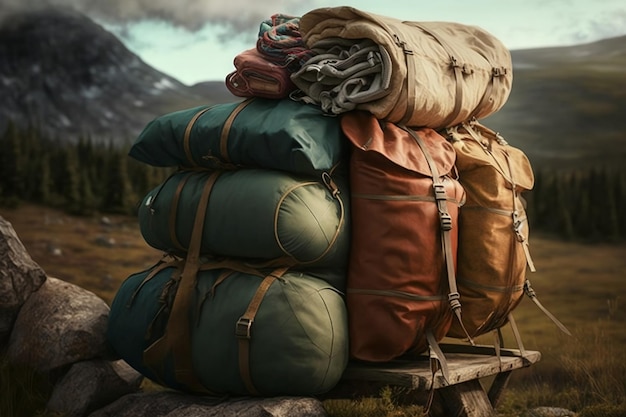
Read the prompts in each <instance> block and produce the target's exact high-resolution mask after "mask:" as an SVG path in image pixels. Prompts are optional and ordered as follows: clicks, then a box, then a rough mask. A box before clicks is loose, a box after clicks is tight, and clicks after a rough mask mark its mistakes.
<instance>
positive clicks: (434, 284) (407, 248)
mask: <svg viewBox="0 0 626 417" xmlns="http://www.w3.org/2000/svg"><path fill="white" fill-rule="evenodd" d="M341 126H342V129H343V131H344V133H345V134H346V136H347V137H348V139H349V141H350V142H351V144H352V152H351V155H350V192H351V216H352V236H351V252H350V259H349V268H348V276H347V296H346V297H347V298H346V301H347V306H348V328H349V334H350V354H351V356H352V357H353V358H356V359H360V360H366V361H378V362H383V361H388V360H391V359H394V358H397V357H399V356H401V355H404V354H407V353H414V354H420V353H422V352H424V351H426V350H427V349H428V347H429V345H432V343H429V342H437V341H439V340H441V339H442V338H443V337H444V336H445V335H446V333H447V331H448V328H449V327H450V324H451V322H452V318H453V314H452V311H453V310H454V311H456V312H457V314H460V313H459V307H460V306H459V302H458V296H459V294H458V293H457V292H456V288H455V280H454V267H455V253H456V245H457V215H458V211H459V206H461V205H462V204H463V201H464V198H465V193H464V191H463V188H462V187H461V185H460V184H459V183H458V181H456V180H455V179H453V178H452V177H451V176H450V172H451V171H452V170H453V167H454V161H455V152H454V149H453V147H452V146H451V145H450V143H448V142H447V141H446V140H445V138H444V137H442V136H440V135H439V134H438V133H437V132H436V131H434V130H432V129H430V128H424V129H418V130H415V131H414V130H411V129H407V128H404V127H401V126H398V125H395V124H393V123H389V122H384V121H381V120H378V119H376V118H375V117H374V116H373V115H371V114H369V113H366V112H361V111H352V112H348V113H346V114H344V115H343V116H342V119H341ZM448 300H450V303H451V304H452V306H453V309H451V308H450V305H449V304H448ZM429 338H430V340H429ZM431 347H432V346H431Z"/></svg>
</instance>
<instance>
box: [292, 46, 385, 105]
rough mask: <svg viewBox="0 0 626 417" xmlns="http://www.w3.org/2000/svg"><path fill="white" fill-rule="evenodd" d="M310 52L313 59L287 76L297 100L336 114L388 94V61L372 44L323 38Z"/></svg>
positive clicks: (381, 50)
mask: <svg viewBox="0 0 626 417" xmlns="http://www.w3.org/2000/svg"><path fill="white" fill-rule="evenodd" d="M311 50H312V51H314V52H315V53H316V55H315V56H313V57H312V58H310V59H309V60H308V61H306V62H305V63H304V65H303V66H302V67H301V68H300V70H298V71H297V72H296V73H294V74H292V76H291V79H292V81H293V82H294V84H296V86H297V87H298V88H300V90H301V91H302V93H301V95H300V97H298V98H299V99H300V100H302V101H305V102H310V103H315V104H318V105H319V106H320V107H321V108H322V110H323V111H325V112H327V113H332V114H340V113H344V112H347V111H350V110H353V109H355V108H356V106H357V105H358V104H361V103H367V102H370V101H374V100H378V99H380V98H382V97H385V96H386V95H387V94H389V91H390V90H389V86H390V84H391V58H390V57H389V53H388V52H387V51H386V50H385V49H384V48H381V47H380V45H377V44H376V43H375V42H374V41H372V40H370V39H363V40H348V39H342V38H326V39H323V40H320V41H319V42H317V43H316V44H315V45H313V46H312V48H311Z"/></svg>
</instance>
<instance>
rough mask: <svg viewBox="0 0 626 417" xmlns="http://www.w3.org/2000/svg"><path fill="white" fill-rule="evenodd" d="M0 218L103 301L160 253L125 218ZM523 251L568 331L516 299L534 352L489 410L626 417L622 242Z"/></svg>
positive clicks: (31, 213)
mask: <svg viewBox="0 0 626 417" xmlns="http://www.w3.org/2000/svg"><path fill="white" fill-rule="evenodd" d="M0 216H2V217H4V218H5V219H6V220H8V221H9V222H11V223H12V225H13V227H14V229H15V230H16V232H17V234H18V236H19V237H20V239H21V240H22V242H23V243H24V245H25V246H26V248H27V250H28V251H29V253H30V254H31V256H32V258H33V259H34V260H35V261H36V262H37V263H39V265H40V266H41V267H42V268H43V269H44V270H45V271H46V273H47V274H48V275H49V276H54V277H57V278H60V279H63V280H66V281H69V282H72V283H75V284H77V285H80V286H82V287H84V288H86V289H88V290H90V291H93V292H95V293H96V294H98V295H99V296H101V297H102V298H103V299H104V300H105V301H106V302H107V303H110V302H111V300H112V299H113V296H114V295H115V291H116V290H117V288H118V286H119V285H120V283H121V282H122V280H124V279H125V278H126V277H127V276H128V275H130V274H132V273H134V272H138V271H140V270H143V269H145V268H146V267H147V266H150V265H152V264H154V263H155V262H156V261H157V260H158V259H159V258H160V256H161V253H160V252H159V251H157V250H155V249H152V248H150V247H149V246H147V244H146V243H145V242H144V240H143V239H142V237H141V235H140V233H139V227H138V224H137V219H135V218H132V217H124V216H107V218H103V217H100V216H98V217H94V218H75V217H70V216H68V215H66V214H64V213H62V212H59V211H55V210H52V209H49V208H42V207H38V206H33V205H24V206H20V207H19V208H18V209H0ZM531 252H532V254H533V258H534V261H535V264H536V266H537V272H536V273H534V274H531V275H530V276H529V278H530V279H531V282H532V283H533V287H534V288H535V291H536V292H537V294H538V296H539V299H540V300H541V302H542V303H543V304H544V305H545V306H546V307H547V308H548V309H549V310H550V311H551V312H552V313H554V314H555V315H556V316H557V317H558V318H559V319H560V320H561V321H562V322H563V323H565V325H566V326H567V327H568V328H569V329H570V330H571V332H572V333H573V336H566V335H564V334H562V333H560V331H559V330H558V329H557V328H556V326H554V324H552V322H551V321H550V320H549V319H548V318H547V317H546V316H544V315H543V313H542V312H541V311H540V310H539V309H538V308H537V307H536V306H535V305H534V304H533V303H532V302H531V301H530V300H528V299H525V300H523V302H522V303H521V304H520V306H519V307H518V308H517V310H516V312H515V317H516V321H517V323H518V326H519V327H520V331H521V333H522V337H523V340H524V344H525V347H526V348H528V349H534V350H539V351H541V352H542V354H543V358H542V360H541V362H539V363H538V364H536V365H535V366H533V367H531V368H529V369H524V370H521V371H518V372H516V373H515V374H514V376H513V378H512V381H511V383H510V385H509V389H508V390H507V392H506V393H505V396H504V399H503V402H502V404H501V405H500V407H499V412H500V413H501V415H502V416H505V417H509V416H510V417H512V416H517V415H518V414H519V412H520V411H521V410H524V409H527V408H529V407H535V406H555V407H564V408H569V409H572V410H575V411H578V412H579V413H580V416H581V417H600V416H602V417H615V416H626V400H625V398H626V376H625V375H626V350H625V349H624V346H625V345H626V331H625V329H624V326H625V324H626V245H625V244H621V245H608V244H606V245H597V244H596V245H586V244H581V243H570V242H563V241H559V240H554V239H551V238H549V237H546V236H539V235H538V234H535V235H533V236H532V237H531ZM504 333H505V341H506V343H507V344H508V346H510V347H515V346H514V344H513V343H512V342H511V340H512V337H511V335H510V334H509V333H510V332H509V330H508V329H506V328H505V330H504ZM479 342H483V343H489V344H490V343H491V339H490V338H486V339H485V340H479ZM326 405H327V408H328V409H329V412H330V413H331V415H333V416H334V417H340V416H357V415H359V416H368V415H370V416H380V415H385V416H389V417H391V416H395V417H401V416H403V415H409V413H410V412H413V413H414V414H412V415H415V410H408V409H402V408H397V407H394V406H393V404H392V403H391V402H389V398H388V396H387V398H383V400H382V402H381V401H366V402H362V403H358V404H357V403H352V402H350V403H346V402H342V401H334V400H333V401H328V402H327V403H326ZM381 410H382V411H381Z"/></svg>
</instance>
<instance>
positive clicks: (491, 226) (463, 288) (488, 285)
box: [446, 121, 569, 343]
mask: <svg viewBox="0 0 626 417" xmlns="http://www.w3.org/2000/svg"><path fill="white" fill-rule="evenodd" d="M446 134H447V137H448V140H449V141H450V143H452V145H453V146H454V149H455V151H456V154H457V158H456V167H457V169H458V172H459V181H460V182H461V184H462V186H463V188H464V189H465V192H466V198H467V200H466V202H465V205H464V206H463V208H462V209H461V211H460V214H459V246H458V254H457V255H458V261H457V262H458V264H457V285H458V288H459V292H460V294H461V302H462V304H463V325H464V326H461V324H460V323H456V322H455V323H453V324H452V326H451V327H450V330H449V332H448V336H450V337H455V338H464V337H466V330H467V332H469V334H470V336H471V337H477V336H479V335H482V334H485V333H487V332H490V331H492V330H497V329H499V328H501V327H502V326H503V325H505V324H506V323H507V322H509V321H510V319H511V316H510V313H511V312H512V311H513V310H514V309H515V307H517V305H518V304H519V302H520V301H521V299H522V296H523V294H524V293H526V294H528V295H529V296H530V298H531V299H532V300H533V301H534V302H535V303H536V304H537V305H538V306H539V307H540V308H541V310H542V311H543V312H544V313H545V314H547V315H548V317H550V318H551V319H552V320H553V321H554V322H555V323H556V324H557V326H559V328H561V330H563V331H564V332H565V333H568V334H569V332H568V331H567V329H566V328H565V327H564V326H563V325H562V324H561V323H560V322H559V321H558V320H557V319H556V318H555V317H554V316H552V314H550V313H549V312H548V311H547V310H546V309H545V308H544V307H543V306H542V305H541V303H539V301H538V300H537V297H536V294H535V292H534V291H533V289H532V287H531V285H530V281H529V280H528V279H527V277H526V270H527V268H529V269H530V270H531V271H534V270H535V266H534V264H533V262H532V259H531V256H530V251H529V245H528V232H529V227H528V219H527V217H526V210H525V201H524V199H523V198H522V193H523V192H525V191H528V190H530V189H532V187H533V185H534V176H533V171H532V168H531V165H530V162H529V160H528V158H527V157H526V155H525V154H524V153H523V152H522V151H521V150H520V149H517V148H515V147H513V146H511V145H509V144H508V143H507V142H506V141H505V140H504V138H503V137H502V136H500V135H499V134H498V133H496V132H494V131H493V130H491V129H489V128H487V127H486V126H484V125H482V124H480V123H479V122H477V121H472V122H467V123H462V124H460V125H458V126H455V127H453V128H448V129H447V130H446ZM512 324H514V323H512ZM514 331H515V332H516V336H517V331H516V329H514ZM518 343H520V340H519V339H518Z"/></svg>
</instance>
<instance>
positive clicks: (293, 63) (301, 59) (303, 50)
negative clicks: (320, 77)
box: [256, 13, 315, 72]
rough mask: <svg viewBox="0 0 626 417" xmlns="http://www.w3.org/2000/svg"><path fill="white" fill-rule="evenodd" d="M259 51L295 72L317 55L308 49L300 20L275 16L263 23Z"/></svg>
mask: <svg viewBox="0 0 626 417" xmlns="http://www.w3.org/2000/svg"><path fill="white" fill-rule="evenodd" d="M256 46H257V50H258V51H259V52H260V53H261V54H263V56H265V57H266V58H267V59H268V60H269V61H271V62H273V63H275V64H277V65H281V66H284V67H285V68H286V69H287V70H289V72H295V71H297V70H298V69H300V67H301V66H302V64H304V63H305V62H306V61H308V60H309V59H310V58H311V57H312V56H314V55H315V53H314V52H313V51H312V50H310V49H309V48H307V47H306V45H305V44H304V41H303V40H302V36H301V33H300V18H299V17H297V16H290V15H285V14H280V13H277V14H274V15H272V16H271V17H270V19H268V20H264V21H263V22H261V25H260V28H259V36H258V40H257V45H256Z"/></svg>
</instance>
